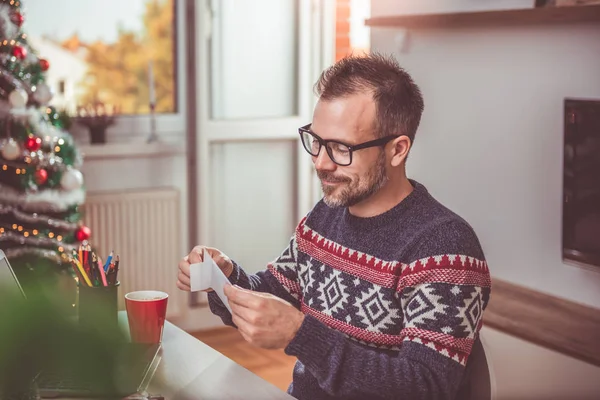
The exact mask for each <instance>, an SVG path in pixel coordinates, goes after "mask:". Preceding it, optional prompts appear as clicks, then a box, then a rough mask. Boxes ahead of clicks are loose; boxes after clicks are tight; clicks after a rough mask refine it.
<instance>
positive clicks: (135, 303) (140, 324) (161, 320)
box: [125, 290, 169, 343]
mask: <svg viewBox="0 0 600 400" xmlns="http://www.w3.org/2000/svg"><path fill="white" fill-rule="evenodd" d="M168 300H169V295H168V294H167V293H165V292H158V291H156V290H140V291H137V292H130V293H127V294H126V295H125V307H126V308H127V320H128V321H129V332H130V334H131V341H132V342H136V343H160V342H161V340H162V334H163V328H164V326H165V316H166V314H167V301H168Z"/></svg>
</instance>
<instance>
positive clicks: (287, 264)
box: [271, 238, 298, 274]
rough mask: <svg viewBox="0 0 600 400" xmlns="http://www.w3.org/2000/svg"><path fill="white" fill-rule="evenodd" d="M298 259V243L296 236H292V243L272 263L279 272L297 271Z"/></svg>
mask: <svg viewBox="0 0 600 400" xmlns="http://www.w3.org/2000/svg"><path fill="white" fill-rule="evenodd" d="M297 259H298V245H297V244H296V240H295V238H292V240H291V241H290V244H289V245H288V246H287V247H286V248H285V250H283V252H282V253H281V255H280V256H279V257H277V259H275V260H274V261H273V262H272V263H271V264H272V265H273V267H275V268H276V269H277V271H278V272H280V273H282V274H285V273H286V272H294V273H295V271H296V260H297Z"/></svg>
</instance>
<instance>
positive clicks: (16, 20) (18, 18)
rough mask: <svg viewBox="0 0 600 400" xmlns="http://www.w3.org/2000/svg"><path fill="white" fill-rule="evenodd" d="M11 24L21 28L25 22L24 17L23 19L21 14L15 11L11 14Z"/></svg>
mask: <svg viewBox="0 0 600 400" xmlns="http://www.w3.org/2000/svg"><path fill="white" fill-rule="evenodd" d="M12 22H14V23H15V24H16V25H17V26H18V27H21V25H23V22H25V17H23V14H21V13H20V12H18V11H17V12H16V13H14V14H13V17H12Z"/></svg>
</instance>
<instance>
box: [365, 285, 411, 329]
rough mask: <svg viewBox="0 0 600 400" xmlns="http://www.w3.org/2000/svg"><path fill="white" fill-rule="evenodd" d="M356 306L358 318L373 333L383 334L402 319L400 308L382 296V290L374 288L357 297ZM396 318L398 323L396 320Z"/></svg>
mask: <svg viewBox="0 0 600 400" xmlns="http://www.w3.org/2000/svg"><path fill="white" fill-rule="evenodd" d="M354 305H355V306H356V308H357V309H358V313H357V316H359V317H360V318H361V321H362V322H363V323H364V324H365V325H366V326H367V327H366V328H365V329H366V330H368V331H371V332H381V331H384V330H386V329H389V327H391V326H394V325H396V324H397V319H398V318H399V317H400V314H399V310H398V307H397V306H396V305H394V304H392V302H391V301H389V300H386V299H385V298H384V296H382V292H381V288H380V287H377V286H372V287H371V288H370V289H369V290H368V291H367V292H365V293H362V295H361V296H359V297H356V300H355V303H354ZM394 318H396V321H395V320H394Z"/></svg>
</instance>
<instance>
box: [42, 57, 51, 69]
mask: <svg viewBox="0 0 600 400" xmlns="http://www.w3.org/2000/svg"><path fill="white" fill-rule="evenodd" d="M40 67H42V71H48V68H50V63H49V62H48V60H45V59H43V58H42V59H40Z"/></svg>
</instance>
